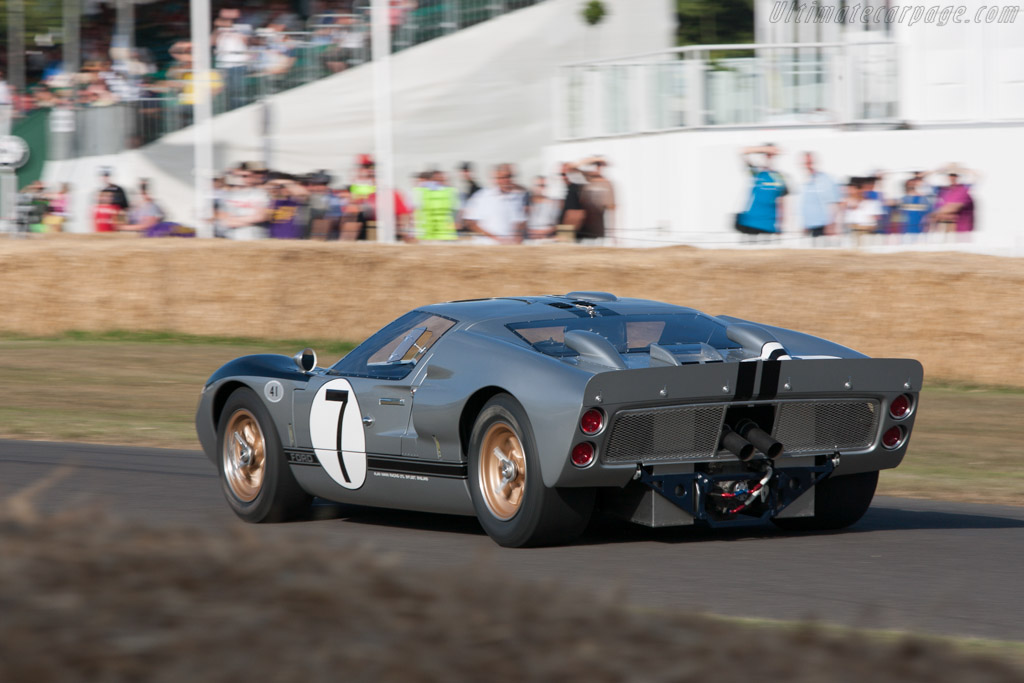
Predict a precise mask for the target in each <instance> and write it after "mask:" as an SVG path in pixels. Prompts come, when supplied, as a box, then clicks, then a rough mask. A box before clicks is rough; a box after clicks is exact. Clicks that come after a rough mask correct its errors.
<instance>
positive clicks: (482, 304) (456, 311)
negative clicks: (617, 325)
mask: <svg viewBox="0 0 1024 683" xmlns="http://www.w3.org/2000/svg"><path fill="white" fill-rule="evenodd" d="M419 310H422V311H427V312H430V313H435V314H437V315H442V316H445V317H447V318H451V319H453V320H457V321H459V322H462V323H474V322H483V321H488V320H501V321H502V322H505V323H511V322H517V321H534V320H545V319H552V320H557V319H560V318H569V317H576V316H578V314H579V313H580V312H586V313H587V314H588V315H589V314H590V312H591V311H593V313H594V314H595V315H597V316H605V315H640V314H662V315H671V314H680V313H683V314H686V313H689V314H693V313H700V311H697V310H696V309H693V308H687V307H685V306H676V305H674V304H667V303H663V302H660V301H651V300H649V299H633V298H619V297H616V296H614V295H612V294H608V293H606V292H570V293H569V294H552V295H543V296H520V297H496V298H491V299H467V300H464V301H449V302H447V303H442V304H433V305H431V306H424V307H422V308H420V309H419Z"/></svg>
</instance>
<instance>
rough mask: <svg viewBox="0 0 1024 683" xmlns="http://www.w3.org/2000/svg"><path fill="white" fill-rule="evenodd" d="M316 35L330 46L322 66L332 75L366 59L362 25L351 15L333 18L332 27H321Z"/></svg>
mask: <svg viewBox="0 0 1024 683" xmlns="http://www.w3.org/2000/svg"><path fill="white" fill-rule="evenodd" d="M317 33H318V34H319V35H320V36H322V37H323V38H324V39H325V40H326V41H327V42H328V44H329V45H330V47H329V48H328V49H327V51H326V52H325V53H324V65H325V66H326V67H327V68H328V70H330V71H331V72H332V73H337V72H339V71H343V70H345V69H347V68H349V67H350V66H356V65H358V64H362V63H363V62H364V61H366V59H367V37H368V34H367V32H366V27H365V25H364V24H360V23H357V22H356V17H355V16H353V15H351V14H342V15H339V16H337V17H334V24H333V26H329V27H321V28H320V29H318V31H317Z"/></svg>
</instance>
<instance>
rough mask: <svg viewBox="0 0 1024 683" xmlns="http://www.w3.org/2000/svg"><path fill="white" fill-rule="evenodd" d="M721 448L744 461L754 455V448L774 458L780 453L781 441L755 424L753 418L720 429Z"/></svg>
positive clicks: (771, 458)
mask: <svg viewBox="0 0 1024 683" xmlns="http://www.w3.org/2000/svg"><path fill="white" fill-rule="evenodd" d="M721 444H722V448H724V449H725V450H727V451H729V452H730V453H732V454H733V455H735V456H736V457H737V458H739V459H740V460H742V461H743V462H746V461H748V460H750V459H751V458H753V457H754V452H755V450H757V451H761V452H762V453H764V454H765V455H766V456H768V458H769V459H770V460H774V459H775V458H777V457H778V456H779V454H780V453H782V449H783V446H782V443H780V442H778V441H776V440H775V439H773V438H772V436H771V434H769V433H768V432H766V431H764V430H763V429H761V428H760V427H758V426H757V423H755V422H754V421H753V420H740V421H739V422H738V423H737V424H736V426H735V427H730V426H729V425H726V426H725V427H724V428H723V429H722V442H721Z"/></svg>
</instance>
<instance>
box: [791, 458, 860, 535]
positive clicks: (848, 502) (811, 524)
mask: <svg viewBox="0 0 1024 683" xmlns="http://www.w3.org/2000/svg"><path fill="white" fill-rule="evenodd" d="M876 486H878V471H877V470H876V471H874V472H861V473H860V474H847V475H845V476H840V477H829V478H828V479H826V480H825V481H823V482H821V483H820V484H818V485H817V486H815V487H814V516H813V517H793V518H789V519H786V518H783V519H773V520H772V522H773V523H774V524H775V526H777V527H779V528H780V529H785V530H787V531H828V530H834V529H845V528H846V527H848V526H850V525H851V524H855V523H856V522H857V521H859V520H860V518H861V517H863V516H864V513H865V512H867V511H868V507H870V506H871V499H872V498H874V497H875V487H876Z"/></svg>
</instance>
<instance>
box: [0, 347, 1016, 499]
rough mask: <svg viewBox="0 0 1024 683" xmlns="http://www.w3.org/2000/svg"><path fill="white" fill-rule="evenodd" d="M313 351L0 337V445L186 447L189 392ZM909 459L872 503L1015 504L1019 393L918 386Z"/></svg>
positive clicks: (192, 397) (340, 351) (191, 409)
mask: <svg viewBox="0 0 1024 683" xmlns="http://www.w3.org/2000/svg"><path fill="white" fill-rule="evenodd" d="M307 345H309V346H312V347H313V348H315V349H316V350H317V351H318V352H319V353H320V357H321V361H320V362H321V365H329V364H332V363H334V362H335V361H336V360H337V359H338V358H339V357H341V356H342V355H344V353H345V352H347V351H348V350H349V349H350V348H352V344H350V343H339V342H333V343H323V342H319V343H318V342H316V341H310V340H294V341H265V340H257V339H248V338H243V337H237V338H207V337H197V336H194V335H178V334H166V333H148V332H145V333H141V332H110V333H103V334H96V333H71V334H66V335H61V336H60V337H54V338H49V339H26V338H11V337H6V338H0V387H2V388H3V390H2V391H0V437H4V438H15V439H32V440H55V441H82V442H90V443H108V444H124V445H136V446H157V447H167V448H197V447H198V444H197V442H196V438H195V428H194V425H193V418H194V415H195V408H196V403H197V401H198V398H199V390H200V388H201V387H202V385H203V383H204V381H205V380H206V378H207V377H209V376H210V374H212V373H213V371H214V370H216V369H217V368H218V367H219V366H220V365H222V364H223V363H225V362H227V361H228V360H231V359H232V358H235V357H237V356H241V355H244V354H248V353H267V352H271V353H283V354H287V355H292V354H294V353H295V352H296V351H298V350H299V349H301V348H303V347H304V346H307ZM918 411H919V412H918V417H917V424H916V428H915V430H914V435H913V438H912V441H911V444H910V452H909V455H908V456H907V458H906V459H905V460H904V462H903V464H902V465H900V466H899V467H898V468H896V469H894V470H887V471H886V472H884V473H883V474H882V478H881V483H880V486H879V493H881V494H885V495H899V496H911V497H919V498H933V499H945V500H959V501H971V502H985V503H1006V504H1010V505H1019V504H1021V502H1022V501H1024V460H1022V459H1021V458H1020V457H1019V451H1020V443H1021V438H1022V436H1024V434H1022V431H1021V428H1020V418H1019V416H1020V415H1022V414H1024V390H1021V389H1008V388H998V387H995V388H992V387H978V386H967V385H962V384H950V383H936V382H930V383H928V384H927V386H926V388H925V390H924V392H923V393H922V396H921V403H920V406H919V407H918Z"/></svg>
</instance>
